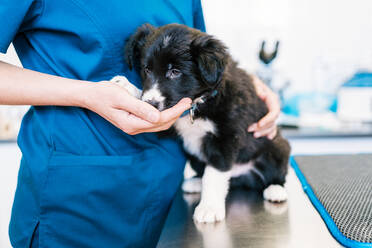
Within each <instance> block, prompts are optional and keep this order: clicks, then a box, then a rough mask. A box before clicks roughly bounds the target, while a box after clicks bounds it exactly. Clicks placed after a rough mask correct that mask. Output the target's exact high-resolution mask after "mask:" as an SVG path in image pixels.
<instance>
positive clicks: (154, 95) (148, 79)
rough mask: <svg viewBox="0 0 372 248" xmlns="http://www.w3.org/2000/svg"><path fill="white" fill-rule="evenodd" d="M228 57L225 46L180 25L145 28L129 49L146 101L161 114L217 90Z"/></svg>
mask: <svg viewBox="0 0 372 248" xmlns="http://www.w3.org/2000/svg"><path fill="white" fill-rule="evenodd" d="M227 56H228V55H227V53H226V49H225V46H224V45H223V44H222V43H221V42H219V41H218V40H216V39H214V38H213V37H212V36H210V35H207V34H205V33H202V32H200V31H198V30H196V29H191V28H188V27H186V26H184V25H179V24H170V25H166V26H162V27H160V28H155V27H153V26H151V25H149V24H145V25H143V26H141V27H140V28H138V29H137V31H136V32H135V33H134V34H133V35H132V36H131V37H129V39H128V41H127V43H126V47H125V57H126V61H127V63H128V65H129V68H130V69H133V68H134V69H135V70H137V71H138V72H139V73H140V75H141V77H142V85H143V93H142V100H144V101H146V102H148V103H150V104H152V105H153V106H155V107H156V108H158V109H159V110H163V109H166V108H169V107H172V106H174V105H175V104H176V103H177V102H178V101H179V100H181V99H182V98H184V97H189V98H191V99H192V100H193V99H195V98H197V97H199V96H200V95H201V94H203V93H204V92H207V91H210V90H213V89H215V88H216V87H217V86H218V84H219V83H220V81H221V79H222V75H223V72H224V69H225V66H226V63H227Z"/></svg>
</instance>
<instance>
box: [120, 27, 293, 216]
mask: <svg viewBox="0 0 372 248" xmlns="http://www.w3.org/2000/svg"><path fill="white" fill-rule="evenodd" d="M125 57H126V61H127V63H128V65H129V67H130V68H131V69H132V68H134V69H136V70H137V71H138V72H139V73H140V74H141V77H142V80H143V82H142V84H143V92H142V96H141V98H142V100H144V101H146V102H148V103H150V104H152V105H153V106H155V107H156V108H158V109H159V110H164V109H166V108H169V107H172V106H174V105H175V104H176V103H177V102H178V101H179V100H181V99H182V98H183V97H189V98H191V99H192V100H193V107H192V109H191V110H190V116H191V118H190V116H188V115H187V116H183V117H181V118H179V119H178V120H177V121H176V123H175V124H174V125H173V130H174V131H176V132H175V133H176V134H178V135H179V136H180V137H181V138H182V139H183V143H184V148H185V150H186V152H187V154H188V159H189V161H190V164H191V166H192V168H193V169H194V170H195V171H196V172H197V176H196V177H195V178H193V179H191V180H190V181H186V182H185V184H184V187H183V188H184V189H185V190H186V191H195V189H198V188H200V190H201V200H200V203H199V205H198V206H197V207H196V209H195V212H194V219H195V220H196V221H198V222H215V221H220V220H223V219H224V218H225V198H226V195H227V193H228V190H229V187H230V186H243V187H248V188H251V189H257V190H261V191H263V196H264V198H265V199H266V200H269V201H274V202H280V201H285V200H286V199H287V193H286V191H285V189H284V188H283V184H284V182H285V176H286V174H287V163H288V157H289V153H290V147H289V144H288V142H287V141H286V140H285V139H284V138H283V137H282V136H281V135H280V133H278V134H277V136H276V137H275V138H274V139H273V140H269V139H267V138H258V139H256V138H254V137H253V136H252V133H249V132H248V131H247V127H248V126H249V125H250V124H252V123H255V122H257V121H258V120H259V119H260V118H262V117H263V116H264V115H265V114H266V113H267V111H268V110H267V106H266V104H265V103H264V102H263V101H262V100H261V99H260V98H259V97H258V96H257V94H256V90H255V88H254V85H253V84H252V78H251V77H250V76H249V75H248V74H247V73H246V72H245V71H244V70H242V69H240V68H238V67H237V63H236V62H234V61H233V60H232V58H231V57H230V55H229V54H228V52H227V49H226V47H225V46H224V45H223V44H222V43H221V42H220V41H218V40H216V39H215V38H213V37H212V36H210V35H207V34H205V33H203V32H200V31H199V30H196V29H192V28H189V27H186V26H184V25H178V24H170V25H166V26H162V27H159V28H155V27H153V26H151V25H149V24H145V25H143V26H141V27H139V28H138V29H137V31H136V32H135V33H134V34H133V35H132V36H131V37H130V38H129V39H128V41H127V43H126V48H125ZM119 81H120V80H119ZM136 94H138V93H136ZM187 184H188V185H187ZM198 184H199V185H198ZM187 189H189V190H187ZM196 191H197V190H196Z"/></svg>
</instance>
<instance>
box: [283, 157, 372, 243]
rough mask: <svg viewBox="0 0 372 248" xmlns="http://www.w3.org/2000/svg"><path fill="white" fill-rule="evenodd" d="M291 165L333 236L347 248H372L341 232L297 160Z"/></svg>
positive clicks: (292, 161)
mask: <svg viewBox="0 0 372 248" xmlns="http://www.w3.org/2000/svg"><path fill="white" fill-rule="evenodd" d="M290 162H291V165H292V167H293V169H294V171H295V172H296V175H297V177H298V179H299V180H300V182H301V184H302V188H303V189H304V191H305V193H306V194H307V196H308V197H309V199H310V201H311V203H312V204H313V205H314V207H315V208H316V210H317V211H318V212H319V214H320V216H321V217H322V219H323V221H324V222H325V224H326V225H327V227H328V230H329V231H330V232H331V234H332V236H333V237H334V238H335V239H336V240H337V241H338V242H340V243H341V244H342V245H344V246H346V247H358V248H372V243H363V242H358V241H355V240H351V239H349V238H347V237H345V236H344V235H343V234H342V233H341V231H340V230H339V229H338V228H337V226H336V224H335V222H334V221H333V219H332V217H331V216H330V215H329V214H328V212H327V210H326V209H325V208H324V206H323V205H322V203H321V202H320V201H319V200H318V198H317V197H316V195H315V193H314V191H313V189H312V188H311V186H310V184H309V183H308V182H307V181H306V178H305V176H304V175H303V174H302V172H301V170H300V168H299V167H298V165H297V162H296V160H295V159H294V157H293V156H291V158H290Z"/></svg>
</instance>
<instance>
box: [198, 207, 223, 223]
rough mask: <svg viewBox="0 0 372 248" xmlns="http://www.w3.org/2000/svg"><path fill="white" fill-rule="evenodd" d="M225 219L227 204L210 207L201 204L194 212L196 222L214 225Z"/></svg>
mask: <svg viewBox="0 0 372 248" xmlns="http://www.w3.org/2000/svg"><path fill="white" fill-rule="evenodd" d="M223 219H225V204H221V205H210V204H203V203H200V204H199V205H198V206H197V207H196V208H195V212H194V220H195V221H197V222H203V223H213V222H216V221H221V220H223Z"/></svg>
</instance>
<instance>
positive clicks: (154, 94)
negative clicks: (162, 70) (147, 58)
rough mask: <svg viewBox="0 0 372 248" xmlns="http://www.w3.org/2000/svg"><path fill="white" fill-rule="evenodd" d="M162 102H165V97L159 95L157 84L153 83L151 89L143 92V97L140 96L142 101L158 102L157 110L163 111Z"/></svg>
mask: <svg viewBox="0 0 372 248" xmlns="http://www.w3.org/2000/svg"><path fill="white" fill-rule="evenodd" d="M164 100H165V97H164V96H163V95H162V94H161V92H160V90H159V86H158V84H157V83H155V84H154V85H153V87H152V88H151V89H149V90H147V91H145V92H143V95H142V101H155V102H158V103H159V110H163V109H164Z"/></svg>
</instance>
